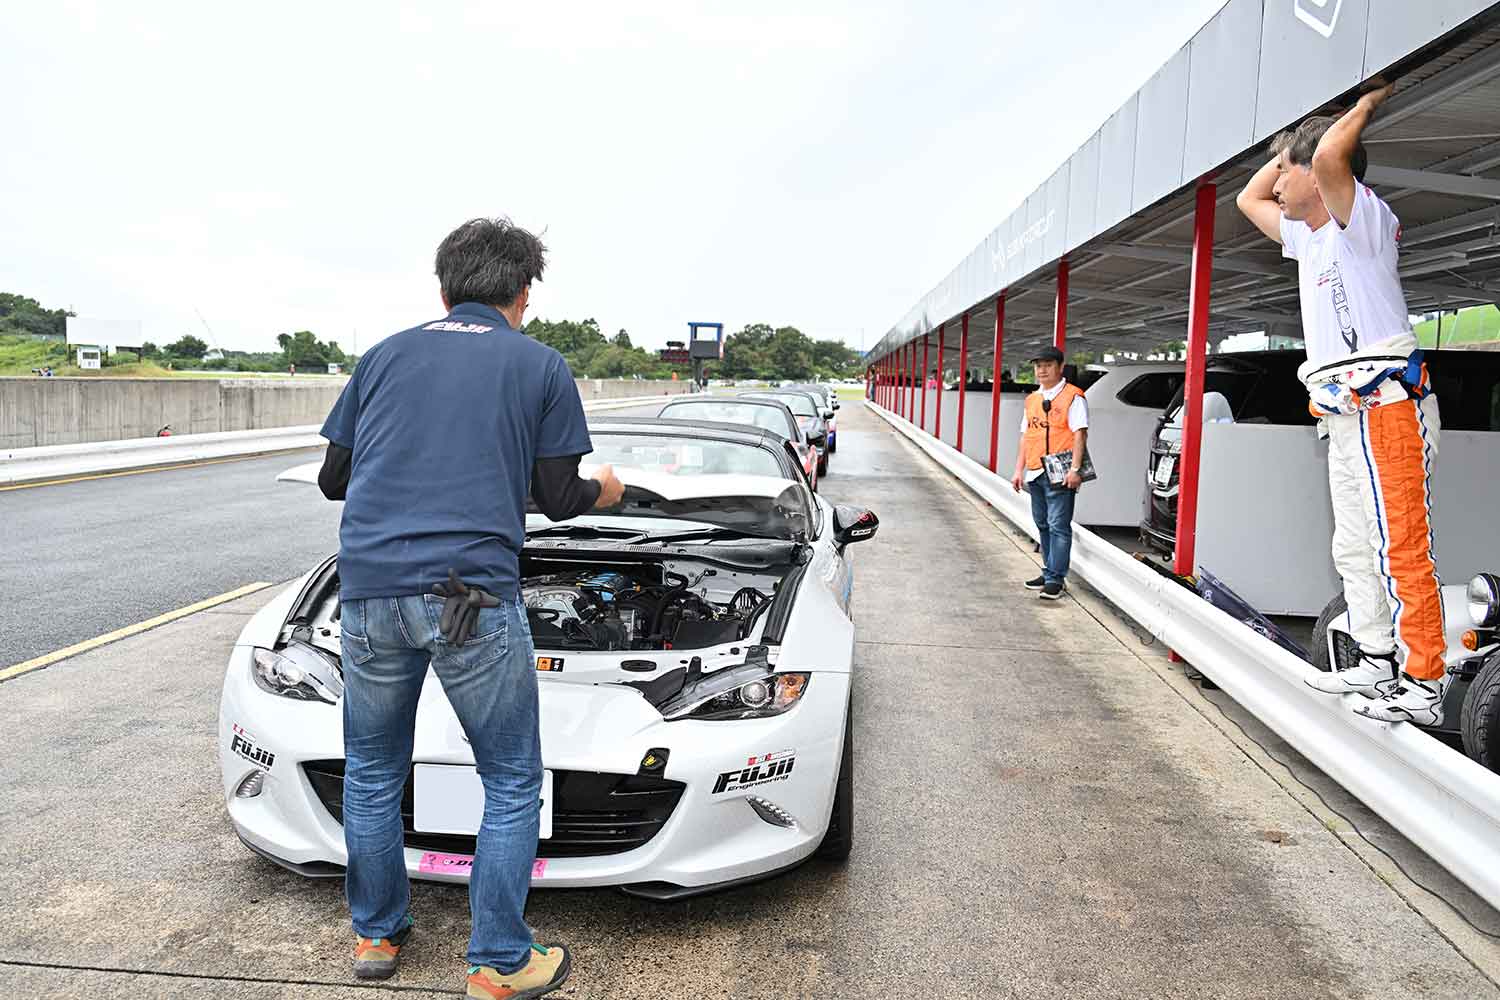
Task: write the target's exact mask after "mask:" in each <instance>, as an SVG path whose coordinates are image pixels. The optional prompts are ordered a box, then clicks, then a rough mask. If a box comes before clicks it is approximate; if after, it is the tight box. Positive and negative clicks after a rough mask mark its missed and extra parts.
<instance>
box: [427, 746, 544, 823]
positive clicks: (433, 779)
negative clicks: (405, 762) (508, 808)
mask: <svg viewBox="0 0 1500 1000" xmlns="http://www.w3.org/2000/svg"><path fill="white" fill-rule="evenodd" d="M412 786H413V787H412V799H413V801H412V826H414V827H416V829H417V832H419V833H456V834H463V835H466V836H470V837H472V836H475V835H476V834H478V833H479V821H480V820H482V819H484V784H483V782H481V781H480V780H479V772H478V771H476V770H475V769H474V768H472V767H463V766H460V765H454V764H416V765H413V767H412ZM551 836H552V772H551V771H543V772H542V822H541V832H540V833H539V834H538V837H539V838H540V839H542V840H547V839H549V838H550V837H551Z"/></svg>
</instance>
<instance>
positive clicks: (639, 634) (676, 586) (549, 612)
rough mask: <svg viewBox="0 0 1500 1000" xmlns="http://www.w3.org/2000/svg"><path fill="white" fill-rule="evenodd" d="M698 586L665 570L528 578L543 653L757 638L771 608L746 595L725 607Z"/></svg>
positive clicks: (765, 597) (525, 591) (524, 591)
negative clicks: (754, 631) (758, 624)
mask: <svg viewBox="0 0 1500 1000" xmlns="http://www.w3.org/2000/svg"><path fill="white" fill-rule="evenodd" d="M713 575H715V572H714V571H713V570H711V569H706V570H704V571H703V572H702V573H701V575H699V576H698V577H697V579H689V578H688V577H687V576H684V575H682V574H680V573H675V572H673V571H671V570H670V569H665V568H663V567H660V566H639V567H628V568H625V569H616V568H611V569H596V568H578V569H567V570H564V571H562V572H549V573H541V574H536V575H527V576H525V577H524V578H523V579H522V581H521V599H522V601H523V602H524V603H525V605H526V617H527V621H528V623H529V624H530V626H531V636H532V642H533V644H534V645H535V646H536V648H537V649H571V650H585V651H599V652H602V651H607V650H634V649H641V650H661V649H701V648H703V647H706V646H714V645H718V644H720V643H725V642H734V641H735V640H737V639H743V638H745V637H746V636H748V635H749V634H750V631H751V629H752V628H753V627H754V625H755V622H756V621H757V619H759V617H760V615H761V613H763V612H764V611H765V610H766V609H767V608H768V607H769V606H770V603H771V597H770V595H769V594H766V593H763V592H762V591H760V590H758V589H756V588H754V587H740V588H739V589H737V590H736V591H734V593H733V595H732V596H730V597H729V599H728V600H727V601H724V602H723V603H715V602H714V601H713V600H711V599H710V598H709V597H707V596H705V594H712V591H711V590H710V589H709V588H708V587H704V586H702V584H703V583H704V580H705V578H707V577H710V576H713Z"/></svg>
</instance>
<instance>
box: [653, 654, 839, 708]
mask: <svg viewBox="0 0 1500 1000" xmlns="http://www.w3.org/2000/svg"><path fill="white" fill-rule="evenodd" d="M809 679H810V675H808V674H795V673H787V674H775V673H769V672H767V670H766V669H765V667H763V666H761V665H759V664H752V665H749V666H745V667H739V668H735V669H732V670H725V671H722V672H720V673H717V674H710V675H709V676H707V677H705V678H703V679H702V680H701V681H699V682H698V683H696V684H693V685H691V686H689V687H686V688H684V689H683V690H682V692H681V693H679V694H678V695H677V696H676V697H675V698H673V699H672V700H671V701H670V702H668V703H667V704H665V705H663V706H662V707H661V714H662V716H663V717H664V718H666V719H667V720H668V721H672V720H675V719H698V720H712V721H728V720H736V719H767V718H770V717H771V716H773V715H780V714H782V713H783V712H785V711H787V710H788V709H790V708H792V707H793V706H794V705H796V704H797V702H799V701H801V700H802V695H803V694H804V693H806V691H807V683H808V681H809Z"/></svg>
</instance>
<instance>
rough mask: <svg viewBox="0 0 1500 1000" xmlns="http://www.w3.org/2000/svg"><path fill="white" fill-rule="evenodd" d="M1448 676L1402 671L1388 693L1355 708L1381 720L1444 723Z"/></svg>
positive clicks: (1420, 724) (1436, 724)
mask: <svg viewBox="0 0 1500 1000" xmlns="http://www.w3.org/2000/svg"><path fill="white" fill-rule="evenodd" d="M1447 687H1448V676H1447V675H1446V674H1445V675H1444V676H1443V677H1441V678H1439V679H1438V680H1435V681H1419V680H1417V679H1416V678H1415V677H1412V676H1411V675H1410V674H1405V673H1403V674H1402V675H1401V678H1400V680H1399V681H1398V682H1397V684H1396V687H1395V688H1394V689H1393V690H1392V691H1391V692H1390V693H1389V694H1387V695H1386V696H1385V697H1383V698H1376V699H1375V700H1374V701H1371V702H1368V703H1366V704H1363V705H1360V706H1359V707H1358V708H1356V709H1355V710H1354V711H1355V712H1356V713H1358V714H1360V715H1363V716H1364V717H1365V718H1367V719H1375V720H1376V721H1378V722H1414V723H1416V724H1417V725H1419V726H1441V725H1442V724H1443V695H1444V693H1446V690H1447Z"/></svg>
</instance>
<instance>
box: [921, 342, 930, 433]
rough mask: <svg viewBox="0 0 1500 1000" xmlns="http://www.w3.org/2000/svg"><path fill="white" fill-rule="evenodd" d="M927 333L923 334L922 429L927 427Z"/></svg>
mask: <svg viewBox="0 0 1500 1000" xmlns="http://www.w3.org/2000/svg"><path fill="white" fill-rule="evenodd" d="M928 340H929V338H928V336H927V334H925V333H924V334H922V429H923V430H924V431H925V430H926V429H927V371H928V369H927V344H928Z"/></svg>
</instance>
